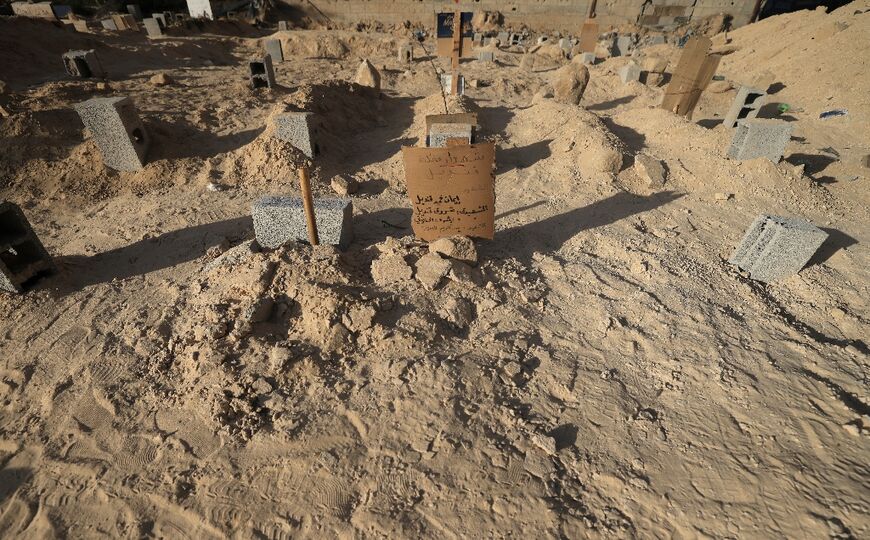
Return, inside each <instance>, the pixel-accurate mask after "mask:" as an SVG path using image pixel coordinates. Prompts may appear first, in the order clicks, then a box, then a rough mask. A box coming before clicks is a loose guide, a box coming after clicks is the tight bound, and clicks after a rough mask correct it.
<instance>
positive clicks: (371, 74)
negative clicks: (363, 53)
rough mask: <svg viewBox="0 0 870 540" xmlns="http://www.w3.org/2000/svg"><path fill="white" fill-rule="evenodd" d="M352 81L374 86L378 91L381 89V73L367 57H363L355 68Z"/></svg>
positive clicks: (370, 86)
mask: <svg viewBox="0 0 870 540" xmlns="http://www.w3.org/2000/svg"><path fill="white" fill-rule="evenodd" d="M354 81H355V82H356V83H357V84H358V85H360V86H367V87H369V88H374V89H375V90H376V91H378V92H380V90H381V74H380V73H378V70H376V69H375V66H373V65H372V63H371V62H369V61H368V60H367V59H363V61H362V62H361V63H360V65H359V67H358V68H357V70H356V79H354Z"/></svg>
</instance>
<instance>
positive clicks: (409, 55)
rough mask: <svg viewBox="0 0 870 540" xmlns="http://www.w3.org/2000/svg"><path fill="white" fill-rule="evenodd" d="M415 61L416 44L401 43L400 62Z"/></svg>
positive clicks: (408, 62)
mask: <svg viewBox="0 0 870 540" xmlns="http://www.w3.org/2000/svg"><path fill="white" fill-rule="evenodd" d="M413 61H414V46H413V45H411V44H410V43H404V44H402V45H399V62H402V63H405V64H410V63H411V62H413Z"/></svg>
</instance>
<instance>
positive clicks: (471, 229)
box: [402, 143, 495, 241]
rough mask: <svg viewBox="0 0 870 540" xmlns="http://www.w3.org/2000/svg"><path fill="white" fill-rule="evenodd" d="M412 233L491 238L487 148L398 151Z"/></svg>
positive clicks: (492, 156)
mask: <svg viewBox="0 0 870 540" xmlns="http://www.w3.org/2000/svg"><path fill="white" fill-rule="evenodd" d="M402 155H403V158H404V163H405V179H406V182H407V186H408V196H409V198H410V200H411V205H412V206H413V210H414V214H413V218H412V221H411V224H412V226H413V228H414V233H415V234H416V235H417V236H419V237H420V238H422V239H424V240H427V241H431V240H435V239H437V238H441V237H444V236H453V235H465V236H475V237H479V238H489V239H491V238H492V237H493V234H494V232H495V190H494V185H493V180H494V179H493V174H492V166H493V162H494V160H495V147H494V145H492V144H491V143H486V144H476V145H471V146H454V147H449V148H408V147H406V148H403V149H402Z"/></svg>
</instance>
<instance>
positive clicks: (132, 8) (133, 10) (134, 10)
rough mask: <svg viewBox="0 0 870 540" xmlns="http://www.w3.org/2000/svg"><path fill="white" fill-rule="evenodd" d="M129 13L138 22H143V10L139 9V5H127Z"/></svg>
mask: <svg viewBox="0 0 870 540" xmlns="http://www.w3.org/2000/svg"><path fill="white" fill-rule="evenodd" d="M127 13H129V14H130V15H132V16H133V18H134V19H136V20H137V21H141V20H142V8H140V7H139V4H127Z"/></svg>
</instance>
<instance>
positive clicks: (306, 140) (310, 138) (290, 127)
mask: <svg viewBox="0 0 870 540" xmlns="http://www.w3.org/2000/svg"><path fill="white" fill-rule="evenodd" d="M273 124H274V126H275V137H277V138H278V139H280V140H282V141H284V142H288V143H290V144H292V145H293V147H294V148H296V149H298V150H300V151H301V152H302V153H303V154H305V156H306V157H308V159H314V156H316V155H318V154H319V153H320V147H319V146H318V144H317V140H318V129H317V121H316V117H315V114H314V113H312V112H287V113H281V114H276V115H275V117H274V118H273Z"/></svg>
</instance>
